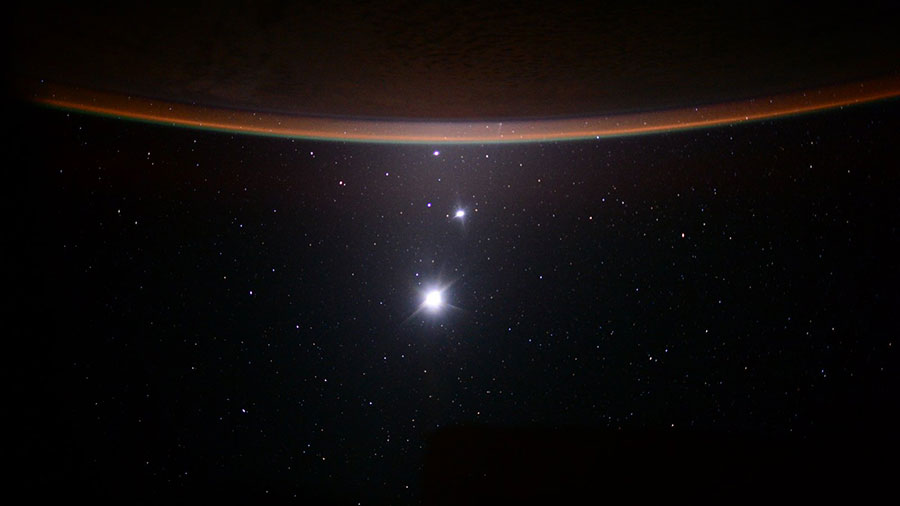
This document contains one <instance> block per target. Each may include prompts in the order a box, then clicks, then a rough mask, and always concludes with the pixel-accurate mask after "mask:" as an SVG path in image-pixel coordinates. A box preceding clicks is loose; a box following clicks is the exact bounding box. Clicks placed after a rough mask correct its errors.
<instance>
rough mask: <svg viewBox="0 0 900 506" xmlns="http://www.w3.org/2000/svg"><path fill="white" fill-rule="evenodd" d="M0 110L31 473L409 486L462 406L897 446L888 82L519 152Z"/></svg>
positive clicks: (567, 421)
mask: <svg viewBox="0 0 900 506" xmlns="http://www.w3.org/2000/svg"><path fill="white" fill-rule="evenodd" d="M16 111H17V116H18V118H19V120H18V121H16V126H17V127H19V128H17V129H16V131H14V132H12V133H11V134H10V135H11V137H10V141H11V144H10V145H11V146H12V149H11V150H9V152H8V153H7V156H10V157H11V161H12V165H8V167H14V169H13V170H11V171H9V172H8V176H10V177H11V179H12V182H11V184H10V185H8V187H7V192H8V195H7V197H6V199H5V200H6V208H7V212H8V216H9V218H10V219H9V220H8V221H7V227H8V228H7V239H8V241H9V242H7V243H6V244H7V246H6V248H5V249H6V250H7V252H8V253H9V254H10V260H9V263H8V265H7V269H8V271H9V272H10V274H11V275H10V283H9V285H8V286H7V292H8V293H11V294H13V295H14V297H13V301H12V302H11V305H10V306H8V307H9V309H8V310H9V311H10V320H11V322H12V323H11V325H10V327H9V328H10V329H12V330H9V331H8V332H6V333H5V334H6V336H7V340H8V342H10V343H12V346H13V348H12V349H13V350H16V353H13V354H11V355H8V356H7V362H9V363H10V364H9V366H8V370H9V371H10V372H11V374H12V375H13V380H12V381H11V387H12V388H11V390H12V394H11V397H10V399H9V403H8V404H7V409H8V411H7V413H8V416H9V417H10V418H13V419H14V422H15V424H16V429H17V430H16V432H15V433H14V434H15V437H16V438H17V443H16V444H15V447H14V449H13V451H14V453H13V455H14V458H15V459H16V460H17V462H18V464H19V465H18V466H17V468H18V471H17V473H18V474H17V475H15V476H16V478H17V480H18V482H19V483H20V484H21V486H22V487H23V489H24V491H26V492H28V493H31V494H38V495H42V494H48V493H65V494H72V495H76V496H99V497H109V498H119V499H136V498H142V499H148V498H149V499H151V500H164V499H171V498H185V497H195V498H206V499H208V498H211V497H230V498H234V497H241V498H246V499H252V500H256V499H260V498H265V497H267V496H269V497H276V498H283V499H293V498H297V499H300V500H304V501H306V502H322V503H333V504H360V503H361V504H417V503H419V502H420V501H421V499H422V497H425V496H427V490H425V488H426V487H425V486H424V485H423V476H424V473H426V472H427V469H425V467H426V466H425V462H426V456H427V455H428V452H429V448H431V446H430V443H429V442H430V441H433V438H434V437H436V435H439V434H441V431H442V430H447V429H452V428H454V427H470V428H475V429H478V428H492V429H497V430H505V429H535V428H537V429H541V430H548V431H566V430H569V429H573V428H578V429H579V430H588V431H596V432H602V433H616V432H617V431H628V430H649V431H654V432H655V433H660V434H698V433H712V434H737V435H748V434H749V435H753V436H754V437H781V438H784V437H789V438H796V439H798V440H818V439H816V438H824V439H825V440H828V441H832V442H833V441H859V440H863V441H870V440H871V441H877V444H878V445H879V446H880V447H882V448H896V443H897V439H896V435H895V434H894V433H893V428H894V427H895V426H896V423H897V422H898V421H900V420H898V418H897V416H896V413H895V410H894V408H895V406H896V400H897V394H898V367H897V348H898V342H897V331H898V326H897V322H896V311H897V309H898V302H900V299H898V295H897V286H898V282H900V269H898V264H897V261H896V259H897V258H900V232H898V229H897V217H898V216H900V209H898V207H900V202H898V199H897V191H898V189H900V186H898V177H900V175H898V174H900V173H898V171H897V167H898V162H900V151H898V149H900V148H898V145H897V143H896V132H897V131H898V130H900V124H898V117H900V115H898V112H900V111H898V103H897V101H896V100H893V101H891V100H888V101H881V102H875V103H870V104H864V105H859V106H854V107H846V108H840V109H832V110H829V111H825V112H819V113H814V114H807V115H801V116H796V117H784V118H779V119H776V120H767V121H759V122H751V123H745V124H740V125H732V126H722V127H716V128H707V129H699V130H690V131H683V132H672V133H660V134H654V135H647V136H640V137H621V138H612V139H600V140H591V141H577V142H575V141H571V142H547V143H535V144H512V145H480V144H471V145H393V144H348V143H342V142H321V141H308V140H300V139H282V138H265V137H251V136H241V135H235V134H229V133H222V132H209V131H197V130H190V129H181V128H172V127H166V126H161V125H150V124H142V123H136V122H128V121H124V120H116V119H113V118H101V117H92V116H86V115H80V114H76V113H67V112H64V111H58V110H51V109H47V108H41V107H37V106H33V105H26V104H18V109H17V110H16ZM458 210H463V211H464V213H465V214H464V216H461V217H457V216H456V213H457V211H458ZM434 288H437V289H440V290H442V292H441V295H442V304H441V305H440V307H438V308H423V307H422V306H423V302H424V301H425V299H426V296H427V292H428V290H430V289H434ZM844 464H846V463H844ZM872 465H876V466H877V465H878V464H872Z"/></svg>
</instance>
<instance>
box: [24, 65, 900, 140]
mask: <svg viewBox="0 0 900 506" xmlns="http://www.w3.org/2000/svg"><path fill="white" fill-rule="evenodd" d="M897 96H900V76H894V77H888V78H882V79H876V80H869V81H861V82H857V83H852V84H842V85H834V86H826V87H820V88H814V89H809V90H805V91H797V92H791V93H784V94H777V95H772V96H770V97H761V98H753V99H744V100H736V101H730V102H719V103H714V104H705V105H697V106H688V107H682V108H677V109H663V110H656V111H647V112H637V113H618V114H607V115H589V116H584V117H568V118H547V119H516V118H511V119H509V120H503V119H495V120H491V121H487V120H484V121H478V120H475V121H465V120H459V121H448V120H442V121H429V120H412V119H354V118H327V117H315V116H303V115H296V114H287V113H273V112H257V111H250V110H239V109H235V110H232V109H224V108H215V107H209V106H203V105H192V104H180V103H176V102H171V101H162V100H153V99H149V98H142V97H133V96H128V95H123V94H116V93H110V92H101V91H95V90H90V89H84V88H77V87H71V86H66V85H57V84H43V83H42V84H41V85H39V86H38V87H36V88H35V89H34V90H32V93H31V96H30V97H29V100H30V101H31V102H33V103H36V104H40V105H44V106H48V107H52V108H56V109H61V110H67V111H73V112H79V113H86V114H94V115H99V116H104V117H111V118H119V119H127V120H133V121H139V122H146V123H153V124H160V125H169V126H177V127H183V128H195V129H199V130H210V131H219V132H227V133H236V134H245V135H257V136H269V137H285V138H298V139H311V140H326V141H338V142H341V141H347V142H371V143H398V144H472V143H476V144H500V143H525V142H550V141H569V140H583V139H592V138H593V139H599V138H609V137H622V136H632V135H647V134H653V133H663V132H673V131H680V130H689V129H697V128H704V127H716V126H725V125H731V124H736V123H743V122H747V121H761V120H767V119H775V118H780V117H785V116H793V115H797V114H804V113H811V112H816V111H823V110H828V109H834V108H839V107H844V106H850V105H856V104H863V103H869V102H874V101H878V100H883V99H889V98H895V97H897Z"/></svg>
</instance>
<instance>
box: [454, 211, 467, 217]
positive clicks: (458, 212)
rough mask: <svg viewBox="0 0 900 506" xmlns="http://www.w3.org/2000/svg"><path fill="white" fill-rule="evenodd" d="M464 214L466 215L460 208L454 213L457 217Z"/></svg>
mask: <svg viewBox="0 0 900 506" xmlns="http://www.w3.org/2000/svg"><path fill="white" fill-rule="evenodd" d="M465 215H466V212H465V211H463V210H462V209H460V210H458V211H456V215H455V216H456V217H457V218H462V217H463V216H465Z"/></svg>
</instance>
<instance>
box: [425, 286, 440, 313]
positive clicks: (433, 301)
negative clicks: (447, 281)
mask: <svg viewBox="0 0 900 506" xmlns="http://www.w3.org/2000/svg"><path fill="white" fill-rule="evenodd" d="M443 303H444V297H443V296H441V292H440V290H432V291H430V292H428V294H427V295H425V307H426V308H428V309H432V310H434V309H437V308H439V307H441V304H443Z"/></svg>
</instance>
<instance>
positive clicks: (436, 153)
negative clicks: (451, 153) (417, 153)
mask: <svg viewBox="0 0 900 506" xmlns="http://www.w3.org/2000/svg"><path fill="white" fill-rule="evenodd" d="M440 154H441V152H440V151H437V150H435V152H434V153H432V155H434V156H438V155H440Z"/></svg>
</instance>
